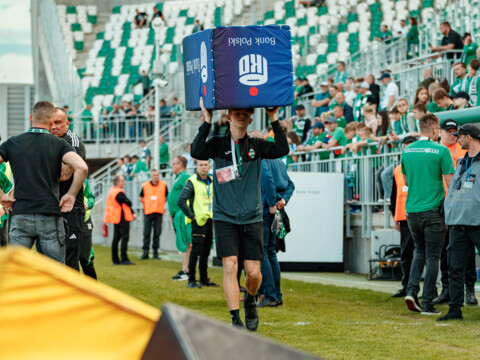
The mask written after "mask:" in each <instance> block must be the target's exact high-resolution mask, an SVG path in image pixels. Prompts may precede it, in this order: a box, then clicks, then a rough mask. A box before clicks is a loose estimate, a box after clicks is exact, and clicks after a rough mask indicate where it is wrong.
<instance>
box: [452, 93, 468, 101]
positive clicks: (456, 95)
mask: <svg viewBox="0 0 480 360" xmlns="http://www.w3.org/2000/svg"><path fill="white" fill-rule="evenodd" d="M453 98H454V99H458V98H463V99H465V100H467V101H470V95H468V93H467V92H466V91H459V92H457V93H456V94H455V95H454V96H453Z"/></svg>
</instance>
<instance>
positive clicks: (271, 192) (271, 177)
mask: <svg viewBox="0 0 480 360" xmlns="http://www.w3.org/2000/svg"><path fill="white" fill-rule="evenodd" d="M261 188H262V206H263V216H265V215H268V213H269V208H270V207H271V206H274V205H275V204H276V203H277V201H279V200H280V199H285V201H286V202H287V203H288V201H289V200H290V198H291V197H292V194H293V191H294V190H295V185H294V184H293V182H292V180H290V177H289V176H288V174H287V168H286V166H285V164H284V163H283V161H282V160H281V159H268V160H267V159H264V160H262V182H261Z"/></svg>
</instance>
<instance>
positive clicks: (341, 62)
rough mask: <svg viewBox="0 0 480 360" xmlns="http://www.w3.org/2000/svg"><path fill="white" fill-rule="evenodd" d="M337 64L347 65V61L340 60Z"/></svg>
mask: <svg viewBox="0 0 480 360" xmlns="http://www.w3.org/2000/svg"><path fill="white" fill-rule="evenodd" d="M337 64H340V65H342V66H345V62H344V61H339V62H337Z"/></svg>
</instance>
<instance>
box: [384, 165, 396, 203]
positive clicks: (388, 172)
mask: <svg viewBox="0 0 480 360" xmlns="http://www.w3.org/2000/svg"><path fill="white" fill-rule="evenodd" d="M394 170H395V166H394V165H389V166H387V167H386V168H385V170H383V171H382V175H381V178H382V185H383V193H384V196H385V199H390V195H391V194H392V186H393V171H394Z"/></svg>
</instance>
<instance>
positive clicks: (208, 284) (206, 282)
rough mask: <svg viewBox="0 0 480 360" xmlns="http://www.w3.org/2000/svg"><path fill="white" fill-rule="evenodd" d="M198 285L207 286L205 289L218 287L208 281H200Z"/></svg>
mask: <svg viewBox="0 0 480 360" xmlns="http://www.w3.org/2000/svg"><path fill="white" fill-rule="evenodd" d="M199 285H200V286H207V287H219V286H220V285H218V284H215V283H214V282H211V281H210V280H208V281H205V282H203V281H200V282H199Z"/></svg>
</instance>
